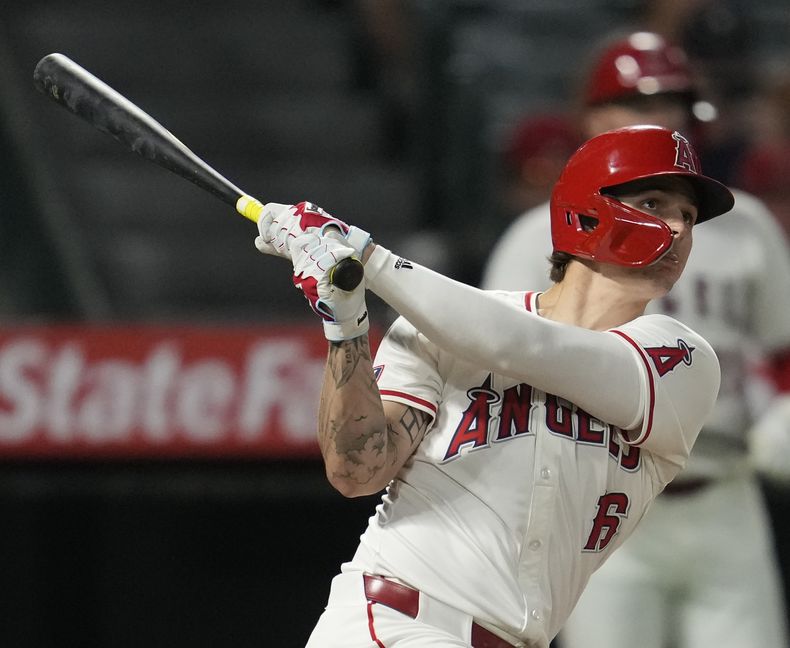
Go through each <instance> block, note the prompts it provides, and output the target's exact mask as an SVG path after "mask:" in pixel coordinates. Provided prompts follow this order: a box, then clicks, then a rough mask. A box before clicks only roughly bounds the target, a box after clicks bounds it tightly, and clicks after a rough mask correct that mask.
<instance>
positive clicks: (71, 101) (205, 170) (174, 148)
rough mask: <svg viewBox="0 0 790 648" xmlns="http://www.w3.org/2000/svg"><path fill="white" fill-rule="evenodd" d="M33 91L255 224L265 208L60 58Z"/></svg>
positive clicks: (350, 267)
mask: <svg viewBox="0 0 790 648" xmlns="http://www.w3.org/2000/svg"><path fill="white" fill-rule="evenodd" d="M33 83H34V85H35V86H36V88H37V89H38V90H39V91H40V92H42V93H44V94H45V95H47V96H48V97H49V98H50V99H52V100H54V101H55V102H57V103H58V104H60V105H61V106H63V107H64V108H66V109H67V110H68V111H70V112H72V113H74V114H75V115H77V116H78V117H81V118H82V119H84V120H85V121H87V122H88V123H89V124H91V125H92V126H93V127H94V128H96V129H98V130H100V131H102V132H104V133H107V134H109V135H112V136H113V137H114V138H115V139H116V140H118V141H119V142H120V143H121V144H123V145H124V146H125V147H126V148H128V149H130V150H132V151H134V152H135V153H137V154H138V155H141V156H143V157H144V158H145V159H146V160H150V161H152V162H155V163H156V164H158V165H159V166H161V167H164V168H165V169H167V170H169V171H172V172H173V173H176V174H177V175H180V176H181V177H182V178H185V179H187V180H189V181H190V182H193V183H195V184H196V185H197V186H198V187H200V188H202V189H205V190H206V191H209V192H210V193H212V194H214V195H215V196H217V197H218V198H219V199H220V200H223V201H224V202H226V203H228V204H229V205H233V206H234V207H235V208H236V211H238V212H239V213H240V214H241V215H242V216H245V217H246V218H249V219H250V220H251V221H253V222H255V223H257V222H258V218H259V217H260V214H261V212H262V211H263V204H261V202H260V201H259V200H256V199H255V198H253V197H252V196H250V195H248V194H246V193H244V192H243V191H242V190H241V189H239V188H238V187H236V186H235V185H234V184H233V183H231V182H230V181H229V180H228V179H227V178H225V177H224V176H222V175H221V174H219V173H218V172H217V171H216V170H214V169H213V168H212V167H210V166H209V165H208V164H206V162H204V161H203V160H201V159H200V158H199V157H198V156H197V155H195V154H194V153H193V152H192V151H191V150H190V149H189V148H187V147H186V146H184V144H183V143H182V142H181V141H179V140H178V138H176V137H175V136H174V135H173V134H172V133H171V132H170V131H169V130H167V129H166V128H164V127H163V126H162V125H161V124H160V123H159V122H157V121H156V120H155V119H153V118H152V117H151V116H150V115H148V114H147V113H145V112H144V111H143V110H141V109H140V108H138V107H137V106H136V105H134V104H133V103H132V102H131V101H129V100H128V99H126V97H124V96H122V95H121V94H119V93H118V92H116V91H115V90H113V89H112V88H111V87H110V86H108V85H107V84H106V83H104V82H103V81H101V80H99V79H98V78H96V77H95V76H94V75H92V74H91V73H90V72H88V71H87V70H85V69H84V68H82V67H81V66H80V65H78V64H77V63H75V62H74V61H72V60H71V59H70V58H68V57H67V56H64V55H63V54H48V55H47V56H45V57H44V58H42V59H41V60H40V61H39V62H38V63H37V64H36V68H35V70H34V71H33ZM363 274H364V269H363V266H362V264H361V263H360V262H359V261H357V260H356V259H350V258H349V259H343V260H342V261H340V262H339V263H338V264H337V265H336V266H335V267H334V268H332V270H331V271H330V280H331V282H332V283H333V284H334V285H335V286H337V287H338V288H341V289H342V290H353V289H354V288H356V287H357V286H358V285H359V282H360V281H362V277H363Z"/></svg>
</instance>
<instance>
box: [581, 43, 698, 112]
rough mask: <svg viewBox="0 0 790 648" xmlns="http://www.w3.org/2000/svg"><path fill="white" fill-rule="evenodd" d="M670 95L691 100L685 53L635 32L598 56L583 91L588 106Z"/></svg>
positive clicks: (692, 97)
mask: <svg viewBox="0 0 790 648" xmlns="http://www.w3.org/2000/svg"><path fill="white" fill-rule="evenodd" d="M665 92H673V93H679V94H687V95H688V98H689V104H691V102H692V101H693V99H694V94H695V83H694V80H693V78H692V75H691V71H690V70H689V66H688V60H687V57H686V53H685V52H684V51H683V50H682V49H681V48H680V47H677V46H674V45H669V44H668V43H667V42H666V41H665V40H664V39H663V38H662V37H661V36H659V35H658V34H654V33H652V32H636V33H633V34H631V35H630V36H628V37H626V38H623V39H621V40H618V41H615V42H614V43H612V44H611V45H609V46H608V47H607V48H605V49H604V50H603V52H601V53H600V54H599V55H598V59H597V62H596V63H595V66H594V67H593V69H592V71H591V73H590V74H589V76H588V79H587V84H586V85H585V88H584V93H583V97H584V103H585V104H586V105H588V106H592V105H596V104H601V103H607V102H611V101H621V100H623V99H628V98H629V97H635V96H640V95H655V94H659V93H665Z"/></svg>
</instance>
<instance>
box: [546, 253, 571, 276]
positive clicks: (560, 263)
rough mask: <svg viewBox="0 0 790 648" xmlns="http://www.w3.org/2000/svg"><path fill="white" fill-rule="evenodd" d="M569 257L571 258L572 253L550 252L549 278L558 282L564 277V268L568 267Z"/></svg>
mask: <svg viewBox="0 0 790 648" xmlns="http://www.w3.org/2000/svg"><path fill="white" fill-rule="evenodd" d="M571 259H573V255H572V254H568V253H567V252H557V251H554V252H552V253H551V256H550V257H549V263H551V270H550V271H549V279H551V280H552V281H553V282H554V283H560V281H562V280H563V279H565V270H567V269H568V264H569V263H570V261H571Z"/></svg>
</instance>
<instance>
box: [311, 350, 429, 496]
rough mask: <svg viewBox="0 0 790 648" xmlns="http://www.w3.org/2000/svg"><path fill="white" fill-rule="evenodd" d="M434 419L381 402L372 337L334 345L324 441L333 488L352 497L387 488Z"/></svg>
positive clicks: (321, 428) (324, 399)
mask: <svg viewBox="0 0 790 648" xmlns="http://www.w3.org/2000/svg"><path fill="white" fill-rule="evenodd" d="M430 420H431V418H430V415H428V414H426V413H425V412H422V411H420V410H416V409H413V408H411V407H408V406H406V405H402V404H399V403H393V402H388V403H387V405H386V408H385V406H384V404H383V403H382V400H381V394H380V393H379V389H378V385H377V384H376V380H375V377H374V374H373V366H372V361H371V354H370V348H369V346H368V340H367V337H360V338H357V339H355V340H347V341H345V342H339V343H332V344H331V345H330V347H329V354H328V357H327V365H326V371H325V373H324V386H323V389H322V391H321V403H320V410H319V419H318V422H319V424H318V441H319V445H320V446H321V452H322V454H323V456H324V463H325V464H326V472H327V475H328V477H329V480H330V481H331V482H332V484H333V485H334V486H335V488H337V489H338V490H340V491H341V492H343V493H344V494H346V495H348V496H355V495H364V494H371V493H375V492H377V491H379V490H381V489H382V488H384V487H385V486H386V485H387V483H389V481H390V480H391V479H392V478H393V477H394V476H395V475H396V474H397V472H398V470H400V468H401V467H402V466H403V464H404V463H405V462H406V461H407V460H408V458H409V457H410V456H411V455H412V453H413V452H414V449H415V448H416V447H417V445H418V444H419V442H420V441H421V440H422V437H423V435H424V434H425V430H426V429H427V427H428V424H429V422H430Z"/></svg>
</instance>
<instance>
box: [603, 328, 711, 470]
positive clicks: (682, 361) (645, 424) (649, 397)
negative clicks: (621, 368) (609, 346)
mask: <svg viewBox="0 0 790 648" xmlns="http://www.w3.org/2000/svg"><path fill="white" fill-rule="evenodd" d="M611 333H612V334H613V335H616V336H618V337H619V338H620V339H621V340H622V341H623V343H624V344H626V345H628V346H629V347H630V348H631V349H632V350H633V353H634V357H635V359H636V362H637V363H638V364H639V365H640V367H641V370H642V381H641V382H642V390H643V398H642V403H643V407H644V409H643V412H642V422H641V425H640V426H639V427H638V428H636V429H634V430H631V431H630V432H628V433H624V435H623V440H624V441H625V442H626V443H628V444H630V445H633V446H638V447H641V448H644V449H645V450H648V451H650V452H652V453H653V454H655V455H658V456H661V457H663V458H665V459H667V460H668V461H670V462H671V463H672V464H674V465H676V466H678V467H682V466H683V465H684V464H685V462H686V460H687V459H688V456H689V453H690V452H691V448H692V446H693V445H694V442H695V441H696V438H697V435H698V434H699V431H700V430H701V429H702V426H703V424H704V423H705V421H706V419H707V418H708V416H709V415H710V413H711V411H712V410H713V405H714V403H715V402H716V397H717V395H718V392H719V382H720V378H721V376H720V369H719V362H718V359H717V358H716V354H715V353H714V351H713V349H712V348H711V346H710V344H708V342H707V341H706V340H704V339H703V338H702V337H701V336H700V335H698V334H697V333H695V332H694V331H692V330H691V329H690V328H688V327H687V326H685V325H683V324H681V323H680V322H678V321H676V320H674V319H672V318H671V317H667V316H665V315H646V316H643V317H640V318H637V319H636V320H634V321H633V322H629V323H628V324H626V325H624V326H622V327H619V328H617V329H613V330H612V331H611Z"/></svg>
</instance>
